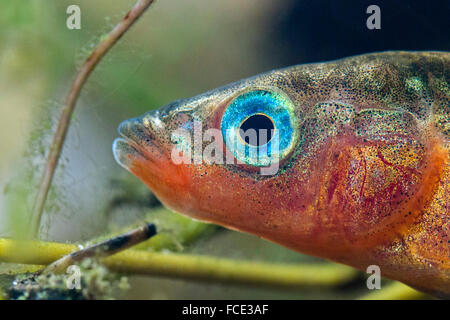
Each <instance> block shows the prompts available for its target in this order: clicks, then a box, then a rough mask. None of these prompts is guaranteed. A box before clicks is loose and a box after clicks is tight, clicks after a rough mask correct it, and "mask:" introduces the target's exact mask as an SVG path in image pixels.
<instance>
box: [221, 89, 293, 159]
mask: <svg viewBox="0 0 450 320" xmlns="http://www.w3.org/2000/svg"><path fill="white" fill-rule="evenodd" d="M255 115H261V116H265V117H266V118H268V119H269V120H270V121H271V123H272V124H273V129H271V130H273V131H271V132H272V133H273V134H272V138H267V137H268V136H269V135H267V136H266V139H267V140H264V141H266V143H264V144H261V145H254V144H253V145H252V144H249V143H247V142H246V141H244V139H243V138H242V137H241V135H240V134H241V133H242V131H240V128H241V126H242V125H243V124H244V123H245V122H246V121H247V120H248V119H249V118H251V117H253V116H255ZM256 130H257V131H258V130H260V129H259V128H256ZM221 131H222V136H223V139H224V142H225V145H226V146H227V148H228V150H229V151H230V152H231V153H232V154H233V155H234V157H235V158H236V160H238V161H239V162H241V163H244V164H247V165H251V166H256V167H262V166H268V165H271V164H272V163H275V162H279V161H281V160H282V159H284V158H285V157H286V156H287V155H288V154H290V153H291V152H292V150H293V149H294V146H295V144H296V142H297V140H298V120H297V117H296V115H295V106H294V104H293V103H292V101H291V100H290V99H289V97H288V96H287V95H286V94H284V93H283V92H281V91H279V90H268V89H255V90H251V91H246V92H243V93H241V94H239V95H238V96H236V98H234V99H233V100H232V101H231V102H230V103H229V104H228V106H227V107H226V109H225V111H224V114H223V115H222V120H221ZM258 132H259V131H258ZM258 137H259V136H258ZM258 141H259V140H258Z"/></svg>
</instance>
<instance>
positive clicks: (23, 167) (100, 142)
mask: <svg viewBox="0 0 450 320" xmlns="http://www.w3.org/2000/svg"><path fill="white" fill-rule="evenodd" d="M134 3H135V1H134V0H123V1H111V0H95V1H92V0H78V1H75V0H70V1H66V0H58V1H56V0H52V1H48V0H47V1H45V0H28V1H15V0H2V1H1V2H0V93H1V94H0V150H1V157H0V188H1V189H0V190H2V192H1V193H0V236H3V237H4V236H19V237H20V236H22V237H23V236H26V228H27V221H28V219H29V216H28V214H29V211H30V209H31V204H32V199H33V196H34V192H35V190H36V188H37V184H38V179H39V178H40V174H41V168H42V164H43V161H44V155H45V152H46V151H47V150H48V145H49V143H50V138H51V134H52V130H51V129H52V128H54V126H55V121H56V119H57V116H58V111H59V108H60V107H61V106H62V101H63V99H64V96H65V95H66V93H67V90H68V87H69V85H70V83H71V81H72V79H73V77H74V75H75V73H76V71H77V70H78V68H79V67H80V65H81V64H82V62H83V61H84V59H85V58H86V57H87V55H88V54H89V52H90V51H91V50H92V48H93V47H94V46H95V45H96V44H97V43H98V42H99V40H100V39H101V37H102V36H104V35H105V34H106V33H108V32H109V31H110V30H111V29H112V27H113V26H114V25H115V24H116V23H117V21H119V20H120V19H121V18H122V17H123V16H124V15H125V14H126V12H127V11H128V10H129V8H130V7H131V6H132V5H133V4H134ZM313 3H314V4H313ZM317 3H320V4H317ZM393 3H394V4H395V3H397V2H396V1H393ZM72 4H77V5H79V6H80V8H81V29H80V30H69V29H68V28H67V27H66V19H67V17H68V15H67V14H66V8H67V7H68V6H69V5H72ZM364 5H365V3H364V1H363V2H362V4H361V5H358V6H353V7H351V9H348V10H346V8H345V7H339V6H336V4H334V3H333V2H332V1H319V2H312V1H288V0H284V1H270V0H246V1H242V0H227V1H218V0H214V1H213V0H191V1H185V0H171V1H167V0H159V1H157V2H156V3H155V4H154V5H153V6H152V7H151V8H150V9H149V10H148V11H147V12H146V13H145V15H144V17H143V18H142V19H140V20H139V21H138V23H137V24H136V25H135V26H134V27H133V28H132V29H131V30H130V31H129V32H128V33H127V34H126V35H125V36H124V37H123V38H122V39H121V40H120V41H119V42H118V44H117V45H116V46H115V47H114V48H113V49H112V50H111V51H110V52H109V53H108V54H107V55H106V57H105V58H104V59H103V60H102V61H101V63H100V65H99V66H98V67H97V68H96V69H95V71H94V72H93V74H92V75H91V77H90V78H89V80H88V82H87V84H86V86H85V87H84V89H83V90H82V94H81V97H80V99H79V100H78V105H77V108H76V110H75V114H74V117H73V121H72V124H71V127H70V130H69V134H68V137H67V140H66V143H65V146H64V150H63V154H62V157H61V161H60V165H59V167H58V169H57V171H56V175H55V179H54V184H53V187H52V190H51V193H50V197H49V201H48V202H47V206H46V209H45V213H44V216H43V221H42V228H41V236H40V237H41V238H42V239H46V240H52V241H70V242H79V241H85V240H88V239H92V238H94V237H97V236H100V235H104V234H105V232H110V231H115V230H118V229H119V228H123V227H126V226H130V225H132V224H136V223H139V222H142V221H143V220H144V219H145V218H148V212H151V210H152V208H153V207H157V206H158V202H157V200H155V199H154V198H153V197H152V196H151V194H150V193H149V191H148V190H147V189H146V188H145V187H144V186H143V185H142V184H141V183H140V182H138V181H137V179H136V178H134V177H133V176H131V174H129V173H127V172H125V170H123V169H122V168H120V167H119V166H118V165H117V164H116V163H115V162H114V159H113V157H112V152H111V144H112V141H113V139H114V138H115V137H116V136H117V133H116V128H117V125H118V124H119V123H120V122H121V121H122V120H124V119H127V118H130V117H134V116H137V115H140V114H142V113H143V112H146V111H148V110H150V109H154V108H157V107H159V106H161V105H164V104H166V103H169V102H170V101H172V100H175V99H178V98H183V97H190V96H193V95H196V94H199V93H201V92H204V91H207V90H210V89H214V88H216V87H218V86H221V85H225V84H227V83H229V82H232V81H236V80H239V79H241V78H245V77H248V76H252V75H254V74H257V73H260V72H263V71H267V70H270V69H273V68H278V67H281V66H287V65H289V64H294V63H303V62H309V61H321V60H323V59H333V58H338V57H342V56H345V55H351V54H356V53H363V52H368V51H376V50H386V49H396V47H395V46H394V45H390V43H396V45H397V46H401V43H399V42H398V41H401V40H398V39H399V37H398V36H397V37H396V38H397V42H392V41H393V39H391V40H389V39H387V40H385V41H384V40H380V38H379V37H380V34H369V33H368V31H367V30H365V29H364V28H362V27H359V24H362V25H364V19H365V15H364V13H365V11H364V8H363V7H364ZM355 7H356V8H357V9H358V10H360V9H361V10H362V11H360V16H357V17H355V19H354V21H355V23H354V24H355V25H358V27H355V25H353V24H349V23H348V19H347V18H348V17H349V16H352V14H353V13H352V12H353V11H349V10H355ZM393 7H395V5H394V6H393ZM349 8H350V7H349ZM397 9H398V8H397ZM413 9H414V8H413ZM349 12H350V13H349ZM413 14H417V10H415V9H414V10H413ZM330 17H331V18H330ZM315 18H316V19H315ZM321 19H323V21H326V23H321ZM405 19H408V16H406V17H405ZM342 21H346V23H341V22H342ZM421 21H423V19H422V20H421ZM425 21H427V20H425ZM333 23H334V24H335V25H333ZM327 28H328V29H327ZM418 28H420V25H419V26H418ZM324 30H325V31H324ZM327 30H328V32H327ZM421 30H422V29H421ZM435 30H436V29H435V28H433V29H432V30H431V31H430V33H431V34H432V35H433V37H431V36H430V37H428V38H427V39H428V40H427V41H428V42H426V43H422V45H423V46H422V47H420V45H421V44H420V42H419V44H418V47H417V48H416V49H427V48H429V49H441V50H445V49H448V40H446V41H445V42H439V41H438V40H439V39H442V38H443V37H444V38H445V35H443V33H442V34H441V33H439V32H438V33H436V31H435ZM447 30H448V29H447ZM425 31H426V30H425ZM333 32H334V33H336V32H338V34H336V35H335V36H334V37H333ZM384 32H389V30H387V31H384ZM405 32H406V31H405ZM325 34H326V35H325ZM352 34H354V37H353V36H352ZM395 36H396V35H395ZM330 37H331V38H332V39H330ZM339 37H340V38H341V39H343V41H341V42H340V41H338V40H339V39H340V38H339ZM359 38H361V39H365V40H364V41H363V40H361V42H360V43H359V44H358V40H355V39H359ZM337 39H338V40H337ZM367 39H369V40H370V39H372V42H370V41H368V42H366V41H367ZM344 40H345V41H344ZM389 41H391V42H389ZM433 41H435V42H433ZM349 42H351V43H352V44H353V46H350V45H348V43H349ZM435 43H439V44H440V45H441V48H438V47H436V46H435ZM408 45H409V46H411V44H410V43H408ZM433 46H434V47H433ZM442 46H443V47H442ZM403 49H409V47H403ZM411 49H414V48H411ZM146 215H147V216H146ZM162 219H164V218H162ZM177 223H180V224H183V223H186V221H185V220H182V221H181V220H180V221H178V222H177ZM214 231H215V232H212V233H211V232H210V233H208V236H207V237H205V238H202V239H201V240H199V241H197V242H196V243H195V244H194V245H191V246H186V247H183V249H182V250H184V251H185V252H195V253H202V254H203V253H204V254H212V255H219V256H222V257H224V256H225V257H233V258H244V259H250V260H251V259H257V260H263V261H277V262H300V261H317V259H314V258H310V257H306V256H303V255H300V254H297V253H294V252H291V251H289V250H287V249H284V248H281V247H279V246H277V245H274V244H271V243H268V242H266V241H263V240H261V239H259V238H257V237H253V236H250V235H246V234H240V233H237V232H231V231H226V230H223V229H215V230H214ZM180 250H181V249H180ZM130 282H131V284H132V288H131V289H130V291H129V294H128V297H130V298H143V299H147V298H293V299H297V298H315V297H321V298H346V297H356V296H358V295H359V294H360V293H367V289H365V281H364V279H363V278H361V279H359V280H358V281H357V283H354V284H353V285H351V286H349V287H346V288H340V289H333V290H331V289H330V290H328V289H314V288H311V289H308V290H294V291H292V290H291V291H286V290H281V289H271V290H269V289H262V288H252V287H248V288H247V287H239V286H226V285H218V284H198V283H195V282H185V281H182V280H168V279H157V278H152V277H131V278H130Z"/></svg>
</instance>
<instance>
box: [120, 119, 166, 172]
mask: <svg viewBox="0 0 450 320" xmlns="http://www.w3.org/2000/svg"><path fill="white" fill-rule="evenodd" d="M162 131H163V124H162V122H161V121H160V120H159V118H158V117H156V116H155V114H154V112H153V113H151V112H149V113H146V114H144V115H143V116H141V117H137V118H131V119H128V120H125V121H123V122H121V123H120V124H119V127H118V132H119V134H120V135H121V137H120V138H117V139H115V140H114V143H113V154H114V157H115V159H116V161H117V162H118V163H119V164H120V165H121V166H123V167H125V168H126V169H128V170H130V167H131V165H132V163H133V162H135V161H149V160H150V161H151V160H154V158H155V156H157V155H160V154H161V147H160V143H159V141H158V136H161V134H162Z"/></svg>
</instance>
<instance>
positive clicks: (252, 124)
mask: <svg viewBox="0 0 450 320" xmlns="http://www.w3.org/2000/svg"><path fill="white" fill-rule="evenodd" d="M239 129H240V130H239V136H240V137H241V139H242V140H244V141H245V143H247V144H249V145H251V146H255V147H258V146H262V145H264V144H266V143H268V142H269V141H270V140H271V139H272V134H273V130H274V129H275V125H274V123H273V120H272V119H271V118H270V117H269V116H268V115H266V114H263V113H257V114H254V115H251V116H249V117H248V118H246V119H244V121H243V122H242V123H241V126H240V128H239ZM248 130H254V131H255V133H256V141H251V140H252V139H250V136H249V135H246V134H245V133H246V132H248ZM258 133H259V134H258ZM262 133H266V137H265V138H266V139H264V137H262V135H263V134H262ZM264 140H265V141H264ZM255 142H256V143H255Z"/></svg>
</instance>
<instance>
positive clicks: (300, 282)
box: [0, 238, 358, 288]
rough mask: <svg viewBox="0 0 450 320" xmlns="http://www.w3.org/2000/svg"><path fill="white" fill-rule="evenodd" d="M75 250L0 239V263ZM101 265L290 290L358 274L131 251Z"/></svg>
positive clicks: (41, 260) (38, 260)
mask: <svg viewBox="0 0 450 320" xmlns="http://www.w3.org/2000/svg"><path fill="white" fill-rule="evenodd" d="M77 249H78V248H77V246H76V245H73V244H62V243H55V242H42V241H16V240H11V239H1V238H0V262H1V261H2V262H13V263H27V264H35V265H36V264H37V265H48V264H50V263H52V262H54V261H55V260H57V259H59V258H61V257H62V256H64V255H67V254H70V253H71V252H73V251H76V250H77ZM102 261H103V263H104V264H105V265H106V266H107V267H108V268H109V269H111V270H112V271H116V272H124V273H132V274H143V275H159V276H167V277H172V278H181V279H193V280H199V281H207V282H223V283H238V284H254V285H266V286H282V287H293V288H295V287H297V288H298V287H303V286H337V285H340V284H343V283H347V282H348V281H350V280H352V279H353V278H354V277H355V276H356V275H357V274H358V272H357V271H356V270H354V269H352V268H349V267H345V266H341V265H334V264H309V265H308V264H275V263H263V262H253V261H242V260H231V259H225V258H215V257H210V256H200V255H188V254H172V253H170V254H168V253H158V252H148V251H144V250H134V249H129V250H125V251H123V252H120V253H117V254H115V255H113V256H110V257H107V258H104V259H102Z"/></svg>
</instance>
